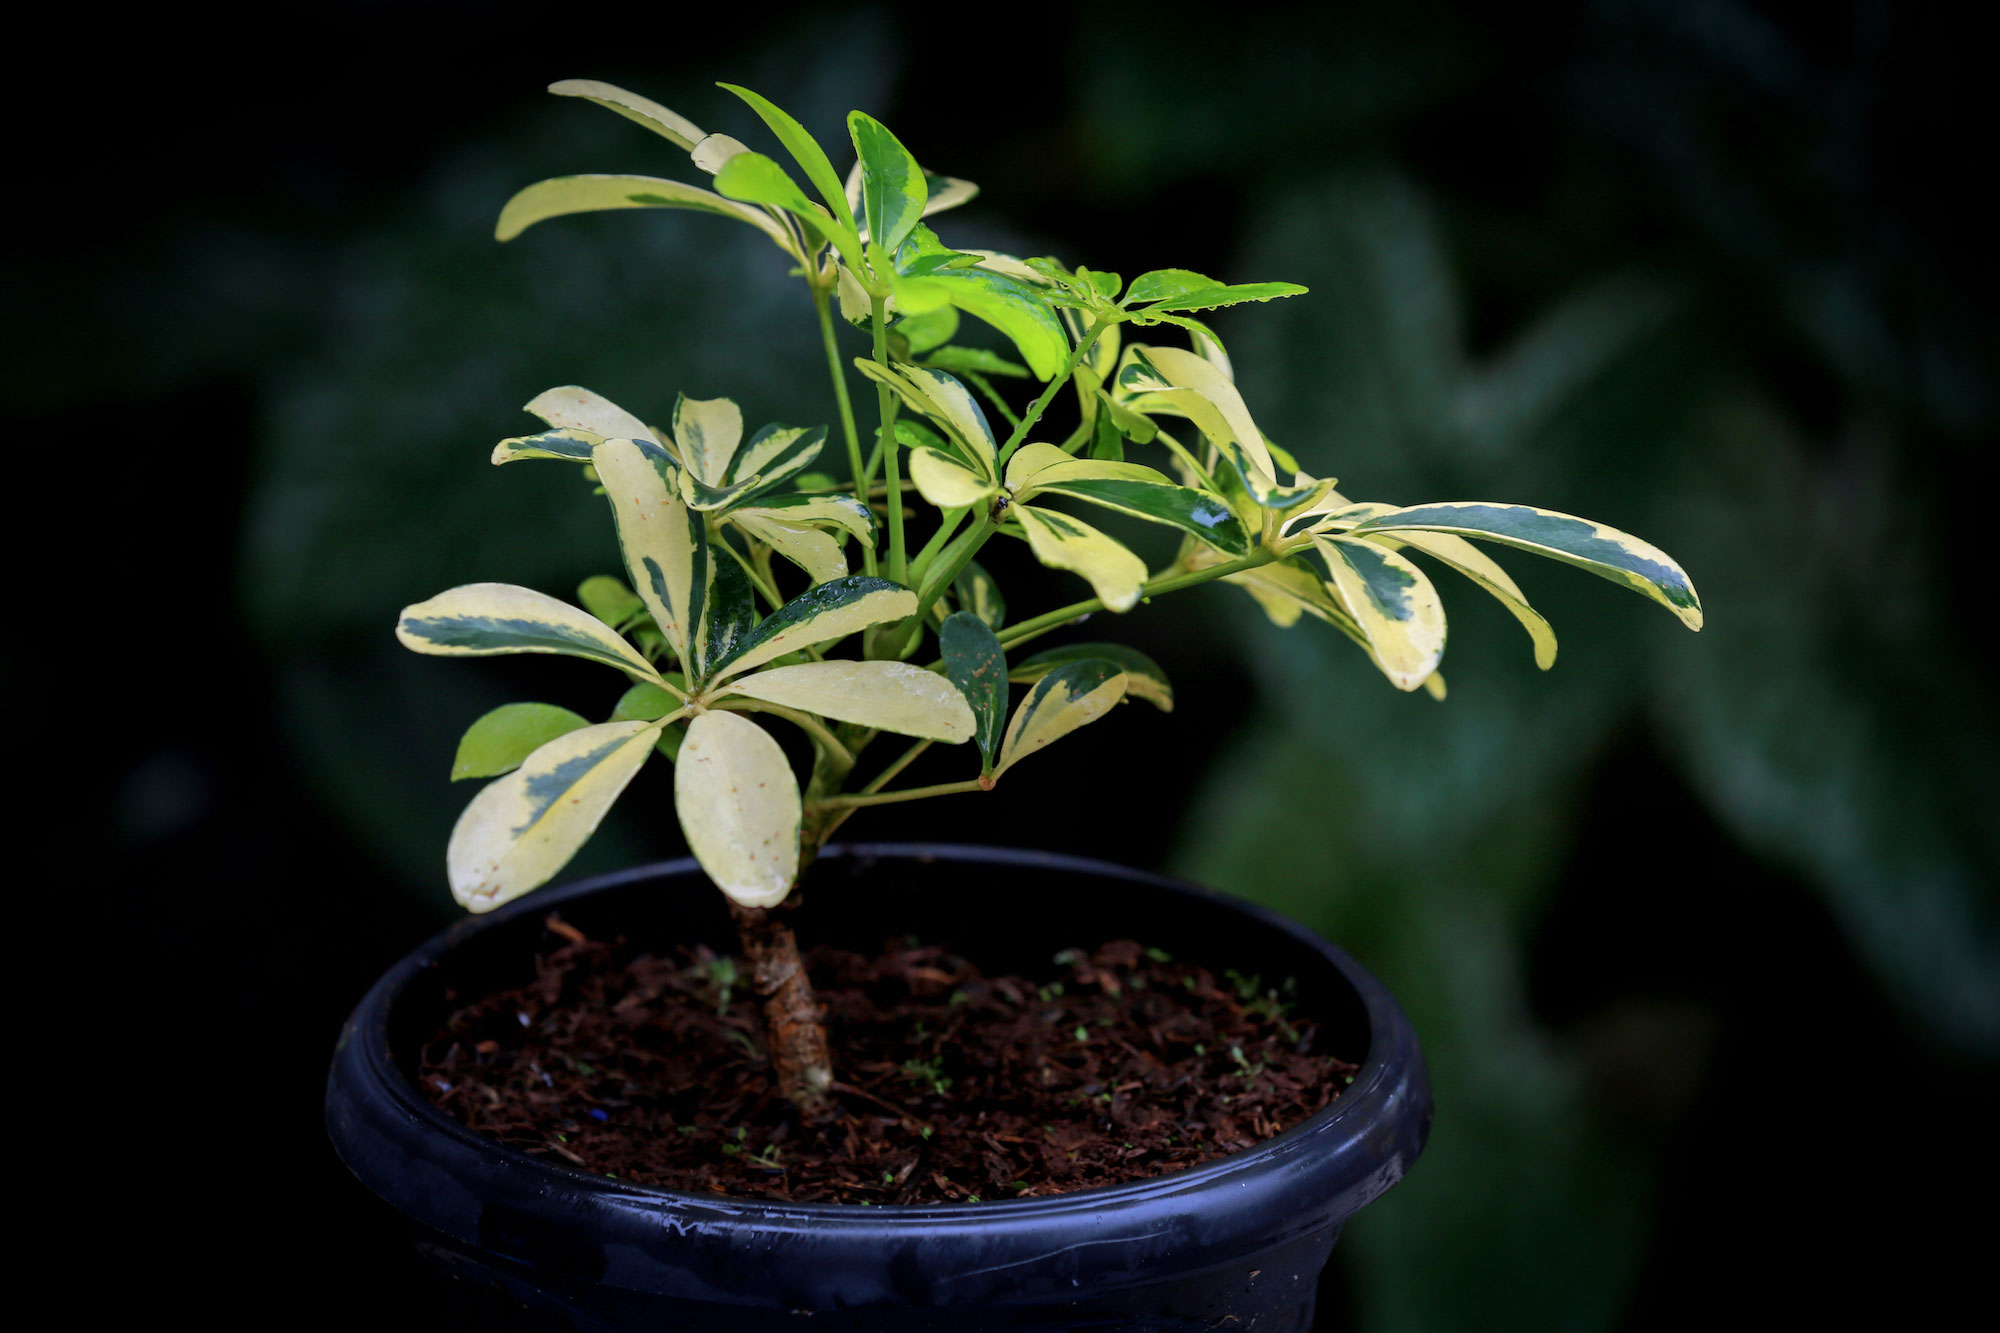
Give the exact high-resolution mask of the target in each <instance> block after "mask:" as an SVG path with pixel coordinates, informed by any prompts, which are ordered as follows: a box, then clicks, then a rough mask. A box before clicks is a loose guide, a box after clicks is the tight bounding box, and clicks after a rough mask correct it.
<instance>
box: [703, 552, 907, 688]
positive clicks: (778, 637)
mask: <svg viewBox="0 0 2000 1333" xmlns="http://www.w3.org/2000/svg"><path fill="white" fill-rule="evenodd" d="M916 613H917V595H916V594H915V593H913V592H911V591H910V590H909V589H908V588H905V587H903V586H902V585H901V584H899V583H891V582H889V580H887V579H882V578H876V577H874V576H873V575H869V574H849V575H848V576H847V577H846V578H840V579H832V580H829V581H827V582H825V583H821V584H817V585H815V586H814V587H811V588H808V589H806V590H805V591H804V592H802V593H800V594H799V595H798V596H797V597H794V598H793V599H792V600H791V601H789V602H786V603H785V604H784V605H783V606H781V607H779V608H778V609H777V610H776V611H773V612H772V613H771V614H770V616H769V617H768V618H766V619H765V621H764V623H763V624H761V625H759V626H757V628H756V629H755V630H753V631H751V633H750V634H748V635H747V636H745V637H744V638H743V639H742V640H741V641H740V642H739V643H738V644H737V650H736V656H735V657H733V658H731V659H730V660H729V661H727V662H726V663H723V664H722V665H721V669H720V670H719V671H716V672H715V673H714V678H715V679H716V680H717V681H723V680H727V679H729V678H730V677H731V676H740V675H742V674H743V673H744V672H746V671H748V670H750V669H751V668H753V667H758V666H762V665H763V664H764V663H766V662H769V661H771V660H772V659H774V658H779V657H783V656H784V655H785V654H786V653H792V652H797V651H798V650H799V649H801V648H810V647H812V646H813V645H814V644H819V643H828V642H831V641H832V640H835V639H844V638H846V637H847V636H848V635H850V634H858V633H860V632H861V631H862V630H864V629H867V628H868V627H869V626H871V625H883V624H887V623H889V622H890V621H894V620H902V619H904V618H905V617H908V616H913V615H915V614H916Z"/></svg>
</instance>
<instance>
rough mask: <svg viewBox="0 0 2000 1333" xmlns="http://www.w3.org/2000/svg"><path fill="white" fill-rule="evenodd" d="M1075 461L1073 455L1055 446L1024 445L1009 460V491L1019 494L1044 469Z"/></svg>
mask: <svg viewBox="0 0 2000 1333" xmlns="http://www.w3.org/2000/svg"><path fill="white" fill-rule="evenodd" d="M1075 461H1076V458H1075V457H1074V456H1073V455H1071V454H1066V453H1064V452H1063V451H1062V450H1061V449H1059V448H1057V447H1056V446H1055V445H1053V444H1024V445H1022V446H1021V447H1020V448H1019V449H1016V450H1015V451H1014V456H1013V457H1012V458H1010V459H1008V460H1007V489H1008V490H1010V491H1013V492H1015V493H1017V494H1018V493H1019V492H1020V490H1021V488H1022V487H1023V486H1026V485H1027V484H1028V482H1029V481H1030V479H1032V478H1033V477H1034V475H1035V474H1036V473H1037V472H1040V471H1041V470H1042V469H1043V468H1050V467H1055V466H1056V465H1057V464H1059V463H1074V462H1075Z"/></svg>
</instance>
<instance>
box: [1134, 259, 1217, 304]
mask: <svg viewBox="0 0 2000 1333" xmlns="http://www.w3.org/2000/svg"><path fill="white" fill-rule="evenodd" d="M1221 285H1222V284H1221V283H1219V282H1217V281H1216V280H1215V279H1214V278H1210V277H1204V276H1203V275H1202V274H1199V273H1196V272H1195V271H1194V270H1193V269H1185V268H1156V269H1154V270H1153V271H1152V272H1151V273H1141V274H1140V275H1139V276H1138V277H1136V278H1134V279H1132V285H1131V286H1130V287H1127V288H1126V289H1125V304H1126V305H1138V304H1144V303H1145V302H1148V301H1164V300H1166V299H1167V298H1169V297H1173V296H1182V295H1185V294H1186V293H1188V292H1198V291H1204V290H1206V289H1208V288H1211V287H1220V286H1221Z"/></svg>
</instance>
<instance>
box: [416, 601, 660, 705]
mask: <svg viewBox="0 0 2000 1333" xmlns="http://www.w3.org/2000/svg"><path fill="white" fill-rule="evenodd" d="M396 638H397V640H398V641H399V642H401V643H402V645H403V646H404V647H405V648H409V649H411V650H412V651H414V652H419V653H426V654H429V655H431V656H433V657H492V656H495V655H498V654H501V653H561V654H563V655H565V656H568V657H581V658H584V659H585V660H587V661H592V662H602V663H603V664H604V665H606V666H611V667H617V668H618V669H619V670H620V671H627V672H630V673H631V674H632V675H634V676H637V677H638V678H639V679H641V680H654V681H657V680H658V679H659V673H658V672H656V671H654V670H653V665H652V663H650V662H648V661H647V660H646V659H645V658H643V657H641V656H640V655H639V652H638V650H637V649H635V648H633V647H632V645H631V644H629V643H627V642H625V640H624V639H622V638H620V637H619V636H618V634H617V632H616V631H615V630H613V629H612V628H611V627H610V626H609V625H606V624H605V623H604V622H602V621H600V620H597V619H596V618H594V617H592V616H589V615H586V614H585V613H584V612H582V611H579V610H578V609H577V608H576V607H573V606H571V605H570V604H569V603H567V602H559V601H557V600H556V599H555V598H553V597H550V596H548V595H547V594H546V593H539V592H536V591H535V590H534V589H532V588H518V587H515V586H514V585H512V584H509V583H468V584H466V585H464V586H463V587H459V588H453V589H451V590H450V591H449V592H441V593H439V594H438V595H437V596H435V597H433V598H431V599H430V600H429V601H427V602H418V603H416V604H415V605H413V606H406V607H404V608H403V613H402V615H401V617H400V618H399V619H398V620H397V622H396Z"/></svg>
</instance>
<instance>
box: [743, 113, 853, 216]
mask: <svg viewBox="0 0 2000 1333" xmlns="http://www.w3.org/2000/svg"><path fill="white" fill-rule="evenodd" d="M716 87H718V88H723V89H726V90H727V91H729V92H732V93H735V94H736V95H737V96H738V97H740V98H742V99H743V100H744V101H745V102H747V103H748V104H749V106H750V109H751V110H752V111H755V112H756V113H757V114H758V116H759V117H761V118H762V119H763V122H764V123H765V124H766V125H768V126H769V127H770V129H771V133H773V134H775V135H777V136H778V142H779V143H781V144H783V145H784V146H785V151H786V152H788V153H790V154H791V155H792V160H793V161H794V162H797V163H798V164H799V169H800V170H801V171H803V172H805V173H806V179H807V180H809V181H811V182H812V186H813V188H814V189H815V190H818V191H819V197H820V198H822V199H824V200H825V201H826V206H827V207H828V208H830V209H832V210H833V216H834V217H835V218H837V219H838V220H839V222H840V225H841V226H842V227H843V228H845V229H846V230H847V231H848V232H849V233H850V234H851V233H852V232H853V231H854V210H853V209H852V208H851V207H849V206H848V202H847V192H846V191H845V190H843V189H841V188H840V177H839V175H837V174H836V173H835V172H834V169H833V163H831V162H829V161H828V160H827V157H826V150H825V149H823V148H821V147H820V146H819V140H817V139H815V138H813V137H812V135H810V134H808V133H806V127H805V126H803V125H801V124H799V122H798V121H796V120H794V119H792V117H791V116H790V115H789V114H787V113H786V112H785V111H783V110H781V109H780V108H779V107H778V106H777V105H776V104H775V103H773V102H771V101H770V100H769V99H768V98H765V97H764V96H762V95H761V94H758V93H753V92H751V91H750V90H749V89H748V88H741V87H738V86H737V85H736V84H733V83H719V84H717V85H716Z"/></svg>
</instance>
